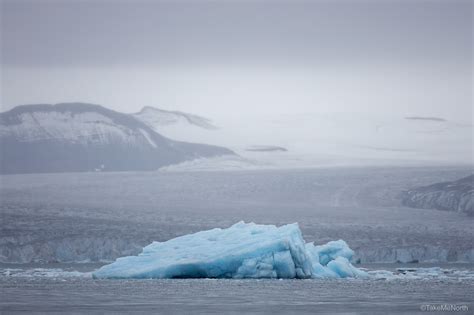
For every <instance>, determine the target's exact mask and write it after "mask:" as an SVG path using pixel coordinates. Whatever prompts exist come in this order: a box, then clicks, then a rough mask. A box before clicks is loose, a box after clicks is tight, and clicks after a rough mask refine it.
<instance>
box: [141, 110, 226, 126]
mask: <svg viewBox="0 0 474 315" xmlns="http://www.w3.org/2000/svg"><path fill="white" fill-rule="evenodd" d="M133 116H135V117H136V118H138V119H139V120H141V121H142V122H144V123H145V124H147V125H148V126H149V127H150V128H163V127H166V126H170V125H191V126H194V127H199V128H203V129H209V130H213V129H217V127H216V126H214V125H213V123H212V121H211V120H210V119H207V118H205V117H201V116H198V115H194V114H189V113H184V112H180V111H169V110H163V109H159V108H155V107H151V106H145V107H143V108H142V110H141V111H140V112H138V113H135V114H133Z"/></svg>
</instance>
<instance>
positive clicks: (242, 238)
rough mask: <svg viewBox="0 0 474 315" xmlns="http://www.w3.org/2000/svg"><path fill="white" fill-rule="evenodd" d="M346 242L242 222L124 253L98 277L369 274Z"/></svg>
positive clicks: (292, 226) (285, 227)
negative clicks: (309, 239)
mask: <svg viewBox="0 0 474 315" xmlns="http://www.w3.org/2000/svg"><path fill="white" fill-rule="evenodd" d="M352 255H353V251H352V250H351V249H350V248H349V246H347V244H346V243H345V242H344V241H342V240H339V241H333V242H329V243H327V244H325V245H321V246H315V245H314V244H312V243H306V242H305V241H304V239H303V237H302V234H301V230H300V228H299V226H298V224H297V223H293V224H288V225H283V226H280V227H277V226H275V225H260V224H255V223H244V222H239V223H236V224H234V225H232V226H231V227H229V228H226V229H220V228H215V229H212V230H208V231H202V232H198V233H194V234H188V235H184V236H180V237H177V238H174V239H171V240H169V241H166V242H153V243H152V244H150V245H148V246H146V247H145V248H143V251H142V253H141V254H139V255H138V256H128V257H122V258H118V259H117V260H116V261H115V262H114V263H112V264H109V265H105V266H103V267H102V268H100V269H99V270H97V271H95V272H94V273H93V276H94V278H115V279H126V278H136V279H148V278H156V279H163V278H234V279H242V278H299V279H305V278H345V277H365V276H366V275H367V274H366V273H365V272H364V271H362V270H359V269H357V268H355V267H354V266H352V264H351V263H350V259H351V257H352Z"/></svg>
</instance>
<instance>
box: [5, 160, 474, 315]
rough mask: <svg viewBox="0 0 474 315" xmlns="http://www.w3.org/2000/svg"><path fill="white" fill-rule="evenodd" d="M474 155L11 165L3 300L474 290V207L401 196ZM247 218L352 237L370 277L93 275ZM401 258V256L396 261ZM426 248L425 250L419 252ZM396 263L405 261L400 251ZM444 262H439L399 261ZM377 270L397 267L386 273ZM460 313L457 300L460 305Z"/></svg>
mask: <svg viewBox="0 0 474 315" xmlns="http://www.w3.org/2000/svg"><path fill="white" fill-rule="evenodd" d="M471 173H472V169H469V168H453V167H444V168H440V167H438V168H428V167H427V168H414V167H411V168H408V167H403V168H402V167H398V168H386V167H385V168H331V169H313V170H281V171H275V170H272V171H241V172H197V173H193V172H182V173H161V172H148V173H140V172H124V173H80V174H27V175H11V176H0V188H1V189H0V205H1V219H2V220H1V222H0V224H1V229H0V262H1V265H0V293H1V299H0V312H1V313H10V312H14V311H25V312H29V311H34V312H41V313H52V312H59V313H63V312H74V311H76V312H80V313H85V312H99V313H101V312H117V311H124V312H136V311H141V312H143V313H164V314H170V313H222V312H224V311H225V312H226V313H246V312H250V313H281V314H287V313H293V312H302V313H317V312H325V313H335V314H337V313H340V314H352V313H377V314H379V313H381V312H388V313H408V314H411V313H418V312H421V311H422V310H421V308H422V307H424V306H423V305H428V304H429V305H434V307H436V306H437V305H438V306H439V305H444V304H449V305H453V306H458V305H467V306H468V307H469V309H468V310H466V311H465V313H466V312H467V313H472V310H473V308H472V302H473V298H472V297H473V296H474V280H473V277H472V274H473V265H472V263H473V260H474V249H473V244H474V229H473V226H474V218H472V217H467V216H466V215H463V214H459V213H453V212H447V211H438V210H429V209H411V208H405V207H402V206H400V199H399V195H400V192H401V191H403V190H404V189H409V188H411V187H414V186H419V185H426V184H430V183H434V182H439V181H446V180H454V179H457V178H461V177H464V176H466V175H468V174H471ZM240 220H244V221H247V222H248V221H254V222H256V223H263V224H277V225H281V224H287V223H293V222H298V223H299V225H300V227H301V229H302V232H303V236H304V238H305V240H306V241H314V242H316V243H317V244H321V243H325V242H327V241H330V240H337V239H344V240H345V241H346V242H347V243H348V244H349V246H350V247H351V248H353V249H354V250H355V252H356V257H355V260H354V262H356V263H357V262H359V263H360V264H358V265H357V267H363V268H367V269H369V270H371V271H373V272H375V275H374V276H373V277H372V278H371V279H368V280H362V279H346V280H212V279H193V280H182V279H181V280H127V281H124V280H93V279H91V277H90V272H91V271H92V270H94V269H95V268H98V267H99V266H100V265H101V264H103V263H105V262H107V261H113V260H114V259H115V258H117V257H120V256H124V255H134V254H137V253H139V252H140V250H141V248H142V247H143V246H145V245H147V244H149V243H150V242H152V241H164V240H168V239H170V238H173V237H176V236H179V235H183V234H188V233H192V232H197V231H200V230H204V229H209V228H214V227H227V226H230V225H232V224H234V223H235V222H238V221H240ZM397 261H398V263H396V262H397ZM414 261H418V262H419V263H409V262H414ZM394 263H395V264H394ZM406 267H408V268H415V269H416V268H420V267H422V268H425V267H426V268H432V267H441V268H442V270H441V271H440V270H438V271H439V272H435V274H436V275H433V274H432V273H430V272H420V271H419V270H418V269H417V270H418V271H416V270H415V271H410V272H409V273H408V274H406V275H405V274H400V272H398V271H397V270H396V269H397V268H406ZM376 270H390V271H391V272H393V273H395V274H398V275H397V276H393V277H385V276H384V274H383V273H378V274H377V272H376ZM457 313H459V312H457Z"/></svg>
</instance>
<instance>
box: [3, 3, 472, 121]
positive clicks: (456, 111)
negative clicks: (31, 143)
mask: <svg viewBox="0 0 474 315" xmlns="http://www.w3.org/2000/svg"><path fill="white" fill-rule="evenodd" d="M0 1H1V3H2V7H1V8H2V10H1V23H2V25H1V53H2V55H1V63H2V71H1V75H2V77H1V105H2V108H3V109H4V110H6V109H9V108H12V107H14V106H16V105H19V104H28V103H57V102H65V101H83V102H92V103H98V104H102V105H105V106H107V107H109V108H113V109H116V110H120V111H125V112H134V111H138V110H139V109H140V108H141V107H142V106H145V105H150V106H156V107H160V108H165V109H178V110H184V111H189V112H193V113H197V114H202V115H207V116H211V117H216V116H222V115H234V114H236V113H240V112H243V113H255V114H265V113H267V112H272V113H281V114H285V113H319V112H359V113H367V112H377V113H393V114H395V115H403V116H405V115H426V116H440V117H444V118H448V119H457V120H471V121H472V101H473V96H472V88H473V82H472V72H473V68H472V66H473V64H472V54H473V51H472V50H473V47H472V44H473V43H472V14H473V12H472V10H473V4H472V1H470V0H465V1H463V0H444V1H436V0H433V1H428V0H425V1H417V0H412V1H408V0H398V1H389V0H385V1H384V0H381V1H380V0H379V1H376V0H373V1H356V0H350V1H342V0H335V1H289V0H288V1H279V2H276V1H258V2H255V1H226V0H224V1H106V0H103V1H100V0H96V1H87V0H82V1H44V0H35V1H32V0H30V1H22V0H19V1H18V0H15V1H13V0H0Z"/></svg>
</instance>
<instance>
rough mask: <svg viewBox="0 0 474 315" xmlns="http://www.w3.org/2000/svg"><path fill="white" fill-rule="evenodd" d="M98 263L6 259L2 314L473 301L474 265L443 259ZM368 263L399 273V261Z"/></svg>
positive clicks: (378, 308) (362, 309)
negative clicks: (340, 274) (141, 276)
mask: <svg viewBox="0 0 474 315" xmlns="http://www.w3.org/2000/svg"><path fill="white" fill-rule="evenodd" d="M97 267H98V266H97V265H91V264H86V265H82V266H81V265H74V264H69V265H67V264H66V265H65V264H59V265H58V264H53V265H42V266H41V267H38V266H32V265H23V266H22V265H14V266H11V265H10V266H5V265H3V266H2V268H1V269H0V288H1V295H2V298H1V299H0V310H1V312H2V313H5V314H7V313H10V312H15V313H16V312H39V313H71V312H78V313H90V312H98V313H103V312H110V313H115V312H130V313H132V312H133V313H136V312H142V313H154V314H156V313H160V314H221V313H230V314H241V313H253V314H269V313H273V314H293V313H304V314H314V313H319V312H322V313H328V314H358V313H361V314H367V313H375V314H380V313H401V314H414V313H420V314H421V313H422V310H423V308H424V307H426V305H430V306H434V307H439V306H441V305H449V306H453V307H457V308H458V311H456V313H459V314H472V310H473V308H472V307H474V305H473V296H474V266H473V265H466V264H457V265H453V264H449V265H443V269H442V270H443V272H442V273H441V274H437V275H431V276H428V275H426V274H425V275H422V273H420V272H418V274H417V273H416V272H412V273H413V274H417V276H410V275H405V274H400V273H399V274H398V275H397V276H394V277H385V278H384V277H382V278H378V279H375V278H374V279H370V280H367V279H364V280H363V279H338V280H312V279H308V280H217V279H170V280H94V279H92V278H91V276H90V271H92V270H93V269H94V268H97ZM363 267H367V269H368V270H380V269H381V268H383V269H384V270H388V271H391V272H394V273H397V272H396V268H397V267H400V265H397V264H382V265H369V266H363ZM404 267H406V265H404ZM412 267H413V266H412ZM416 267H420V266H416ZM424 267H429V266H424ZM440 313H443V312H440Z"/></svg>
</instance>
